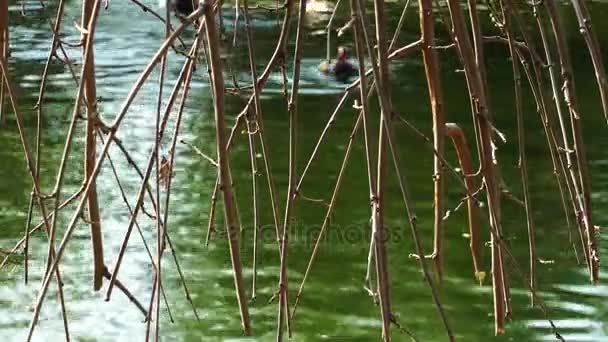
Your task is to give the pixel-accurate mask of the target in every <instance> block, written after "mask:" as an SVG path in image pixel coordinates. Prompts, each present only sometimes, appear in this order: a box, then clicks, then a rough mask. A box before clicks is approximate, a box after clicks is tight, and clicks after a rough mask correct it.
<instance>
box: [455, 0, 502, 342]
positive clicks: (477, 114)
mask: <svg viewBox="0 0 608 342" xmlns="http://www.w3.org/2000/svg"><path fill="white" fill-rule="evenodd" d="M448 8H449V12H450V17H451V21H452V29H453V33H454V42H455V43H456V47H457V50H458V52H459V54H460V56H461V57H462V63H463V66H464V70H465V75H466V80H467V86H468V89H469V94H470V98H471V105H472V112H473V121H474V122H475V124H476V126H477V127H478V130H477V132H476V133H477V134H478V135H479V137H478V141H479V142H480V155H479V158H480V160H481V171H482V175H483V179H484V184H485V188H486V192H487V199H488V209H489V212H490V228H491V231H493V234H492V242H491V243H492V278H493V288H494V291H493V292H494V319H495V327H494V330H495V333H496V334H502V333H503V332H504V320H505V314H506V307H505V306H506V304H507V301H508V297H507V296H506V288H505V286H504V285H505V284H504V265H503V262H502V246H501V244H500V243H499V241H497V240H500V236H501V234H502V229H501V222H500V211H499V210H500V194H499V190H498V178H497V177H496V176H497V175H496V168H497V166H495V165H494V157H493V142H492V128H491V127H492V126H491V122H490V118H489V114H488V112H489V107H488V105H489V104H488V102H487V99H486V97H485V95H486V91H485V89H484V88H485V87H484V82H483V79H482V75H481V73H480V72H479V68H478V66H477V64H476V58H475V56H474V55H473V51H474V50H473V46H472V45H471V42H470V38H469V33H468V30H467V28H466V25H465V23H464V20H463V17H462V12H461V8H460V6H459V4H458V2H457V1H455V0H448ZM494 233H495V234H494ZM497 237H498V239H497Z"/></svg>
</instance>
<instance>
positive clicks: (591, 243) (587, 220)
mask: <svg viewBox="0 0 608 342" xmlns="http://www.w3.org/2000/svg"><path fill="white" fill-rule="evenodd" d="M544 5H545V8H546V10H547V14H548V15H549V20H550V22H551V27H552V29H553V35H554V38H555V45H556V49H557V52H558V57H559V61H560V71H561V79H562V83H563V86H562V91H563V96H564V101H565V102H566V105H567V107H568V111H569V112H570V125H571V129H572V139H573V147H574V152H573V154H574V159H575V161H576V164H572V165H569V166H570V169H571V172H575V173H576V174H577V178H578V182H579V185H580V190H579V191H580V192H578V193H577V194H576V197H577V201H578V202H579V205H578V211H577V219H578V220H579V221H580V222H582V225H583V227H584V229H585V232H584V233H585V245H586V247H587V261H588V267H589V277H590V280H591V282H593V283H595V282H596V281H597V280H598V279H599V278H598V277H599V254H598V251H597V245H596V241H595V240H596V239H595V228H594V226H593V224H592V220H591V193H590V180H589V172H588V165H587V155H586V152H585V144H584V142H583V131H582V122H581V114H580V111H579V110H578V103H577V98H576V87H575V84H574V74H573V70H572V62H571V59H570V52H569V48H568V43H567V41H566V36H565V32H564V28H563V24H562V21H561V17H560V14H559V13H558V10H557V6H556V4H555V2H554V1H553V0H547V1H544ZM566 153H568V154H570V152H566Z"/></svg>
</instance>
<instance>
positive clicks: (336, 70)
mask: <svg viewBox="0 0 608 342" xmlns="http://www.w3.org/2000/svg"><path fill="white" fill-rule="evenodd" d="M347 58H348V57H347V54H346V48H345V47H343V46H340V47H338V54H337V57H336V62H335V63H334V64H333V65H331V64H329V63H328V62H322V63H321V64H320V65H319V70H320V71H321V72H322V73H324V74H331V75H333V76H334V77H335V78H336V80H338V81H340V82H347V81H348V79H349V78H351V77H353V76H357V75H358V74H359V71H358V70H357V68H355V66H354V65H352V63H350V62H349V61H348V59H347Z"/></svg>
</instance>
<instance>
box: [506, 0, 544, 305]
mask: <svg viewBox="0 0 608 342" xmlns="http://www.w3.org/2000/svg"><path fill="white" fill-rule="evenodd" d="M506 6H508V3H507V4H506ZM506 12H507V13H510V11H509V10H508V9H507V10H506ZM503 22H504V27H505V30H506V34H507V39H508V41H509V54H510V55H511V65H512V69H513V81H514V82H513V85H514V95H515V114H516V122H517V145H518V150H519V165H518V166H519V169H520V177H521V183H522V184H521V185H522V190H523V193H524V204H525V210H526V225H527V228H528V250H529V265H530V288H532V289H535V288H536V263H537V257H536V238H535V232H534V220H533V218H532V205H531V203H530V191H529V185H528V184H529V181H528V166H527V165H528V161H527V158H526V138H525V128H524V114H523V103H522V85H521V73H520V70H519V64H518V61H517V51H516V47H515V43H514V37H513V32H512V31H511V20H510V16H509V15H504V13H503ZM530 301H531V305H532V306H534V297H533V296H532V295H530Z"/></svg>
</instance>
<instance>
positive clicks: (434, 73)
mask: <svg viewBox="0 0 608 342" xmlns="http://www.w3.org/2000/svg"><path fill="white" fill-rule="evenodd" d="M419 7H420V11H419V12H420V32H421V40H422V59H423V61H424V70H425V72H426V82H427V85H428V89H429V100H430V103H431V112H432V115H433V148H434V149H435V151H436V154H433V186H434V189H433V212H434V215H433V231H434V238H433V254H432V255H433V260H434V261H435V270H436V272H437V279H438V281H439V283H441V280H442V278H443V240H444V232H443V230H444V228H443V216H444V212H445V186H444V179H443V178H444V172H443V164H442V162H441V159H443V158H444V149H445V148H444V146H445V133H444V130H445V128H444V127H445V113H444V109H443V90H442V86H441V75H440V65H439V57H438V56H437V51H436V50H435V49H434V48H433V47H434V46H435V27H434V25H435V23H434V19H433V9H432V2H431V1H430V0H420V2H419ZM476 271H477V270H476Z"/></svg>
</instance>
